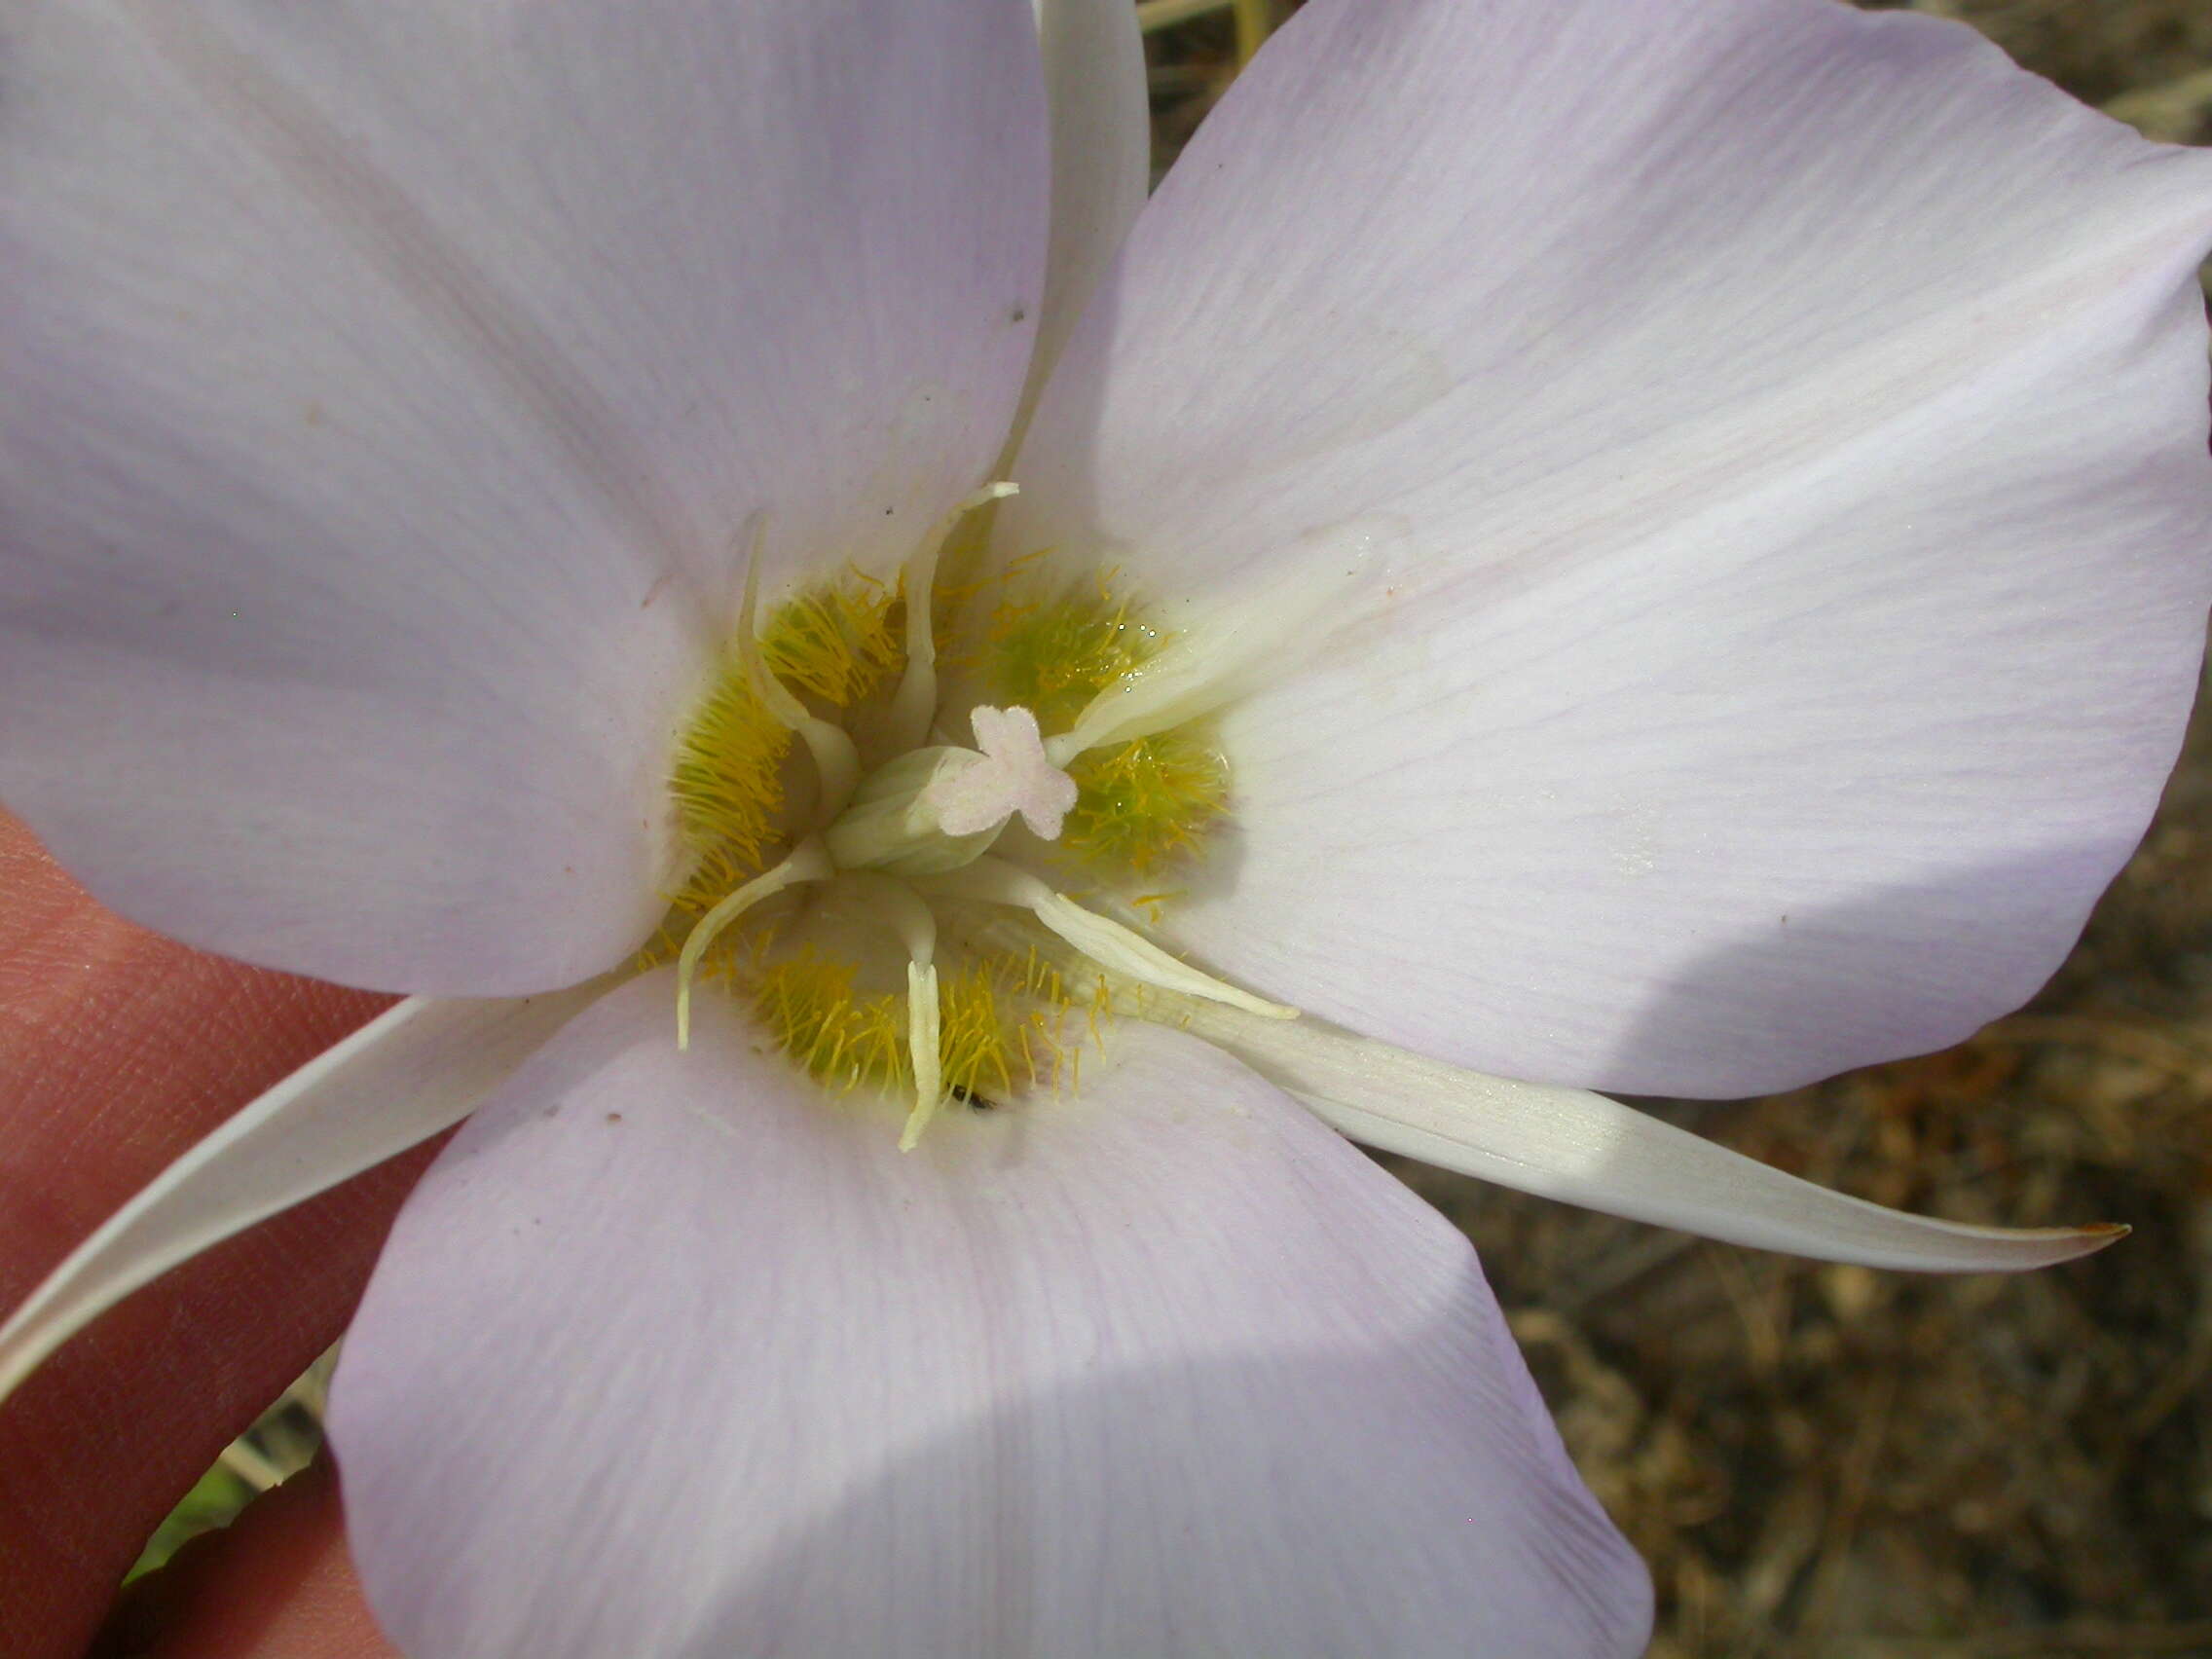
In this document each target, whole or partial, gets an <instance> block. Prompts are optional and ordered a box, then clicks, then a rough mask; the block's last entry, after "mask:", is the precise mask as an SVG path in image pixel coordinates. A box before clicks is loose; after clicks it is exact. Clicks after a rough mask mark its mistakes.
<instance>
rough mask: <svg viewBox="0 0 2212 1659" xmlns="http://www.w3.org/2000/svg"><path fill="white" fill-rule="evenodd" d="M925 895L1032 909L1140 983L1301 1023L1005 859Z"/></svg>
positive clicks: (928, 886) (950, 876) (937, 883)
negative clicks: (1086, 906)
mask: <svg viewBox="0 0 2212 1659" xmlns="http://www.w3.org/2000/svg"><path fill="white" fill-rule="evenodd" d="M923 888H924V891H926V892H929V893H933V894H940V895H942V896H943V897H945V898H947V899H968V900H973V901H977V902H978V903H986V904H1014V905H1018V906H1019V907H1020V908H1022V909H1024V910H1027V911H1028V912H1029V913H1030V914H1031V915H1033V916H1035V917H1036V918H1037V919H1038V920H1039V921H1040V922H1042V923H1044V924H1045V926H1046V927H1048V928H1050V929H1051V931H1052V932H1053V933H1055V934H1057V935H1059V937H1060V938H1061V939H1064V940H1067V941H1068V943H1070V944H1072V945H1074V946H1075V947H1076V949H1077V950H1079V951H1081V952H1082V953H1083V954H1084V955H1085V956H1087V957H1088V958H1089V959H1090V960H1091V961H1093V962H1095V963H1097V964H1098V966H1099V967H1101V968H1104V969H1106V970H1107V971H1108V972H1109V973H1114V974H1119V975H1122V976H1123V977H1125V978H1130V979H1134V980H1136V981H1137V982H1138V983H1139V984H1145V985H1155V986H1158V987H1159V988H1160V989H1161V990H1163V991H1177V992H1180V993H1181V994H1182V995H1184V996H1187V997H1199V998H1202V999H1203V1000H1205V1001H1207V1002H1218V1003H1227V1004H1228V1005H1229V1006H1230V1007H1231V1008H1240V1009H1243V1010H1244V1011H1245V1012H1246V1013H1247V1014H1262V1015H1265V1016H1266V1017H1267V1018H1270V1019H1296V1018H1297V1017H1298V1010H1296V1009H1295V1008H1287V1007H1285V1006H1284V1005H1283V1004H1281V1003H1272V1002H1269V1001H1267V1000H1266V999H1265V998H1264V997H1256V996H1254V995H1253V994H1252V993H1251V992H1250V991H1245V990H1239V989H1238V988H1237V987H1236V986H1235V985H1232V984H1229V983H1227V982H1226V981H1224V980H1221V979H1217V978H1215V977H1213V976H1212V975H1210V974H1205V973H1201V972H1199V971H1198V969H1196V968H1194V967H1192V966H1191V965H1190V964H1189V963H1188V962H1182V961H1178V960H1177V959H1176V958H1175V957H1172V956H1170V955H1168V954H1167V952H1166V951H1164V950H1162V949H1161V948H1160V946H1158V945H1157V944H1154V943H1153V942H1152V940H1148V939H1146V938H1145V937H1144V936H1143V935H1142V934H1139V933H1135V932H1133V931H1131V930H1130V929H1128V928H1125V927H1124V926H1122V924H1121V923H1119V922H1112V921H1108V920H1107V919H1106V918H1105V917H1104V916H1101V915H1099V914H1097V913H1096V912H1095V911H1092V910H1087V909H1085V908H1084V907H1083V906H1082V905H1081V904H1078V903H1076V902H1075V901H1074V900H1072V899H1070V898H1068V897H1067V895H1065V894H1063V893H1055V892H1053V891H1052V890H1051V888H1050V887H1048V886H1046V885H1045V883H1044V882H1042V881H1040V880H1038V879H1037V877H1035V876H1033V875H1031V874H1030V873H1029V872H1028V871H1027V870H1024V869H1019V868H1016V867H1015V866H1013V865H1010V864H1008V863H1007V862H1006V861H1005V860H1003V859H993V858H981V859H977V861H976V862H975V863H974V864H971V865H969V866H967V867H966V868H964V869H958V870H953V871H950V872H948V873H946V874H943V875H937V876H932V877H930V878H929V879H928V880H927V881H926V882H925V883H924V884H923Z"/></svg>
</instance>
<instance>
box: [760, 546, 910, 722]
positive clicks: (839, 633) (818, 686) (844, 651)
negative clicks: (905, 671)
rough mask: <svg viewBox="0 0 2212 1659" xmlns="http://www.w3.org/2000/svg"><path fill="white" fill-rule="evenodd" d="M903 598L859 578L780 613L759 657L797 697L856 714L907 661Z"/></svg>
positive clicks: (765, 632) (766, 629)
mask: <svg viewBox="0 0 2212 1659" xmlns="http://www.w3.org/2000/svg"><path fill="white" fill-rule="evenodd" d="M897 608H898V595H897V594H895V593H894V592H893V591H892V590H891V589H890V588H888V587H886V586H885V585H884V584H883V583H882V582H879V581H877V580H876V579H875V578H874V577H872V576H869V575H866V574H865V573H864V572H862V571H852V572H850V573H849V574H847V575H846V577H845V578H844V579H843V580H842V581H838V582H833V583H830V585H828V586H826V587H819V588H815V589H812V590H811V591H809V592H806V593H802V594H800V595H799V596H798V597H797V598H795V599H792V600H788V601H786V602H785V603H784V604H783V605H780V606H778V607H777V608H776V609H775V611H774V612H773V613H772V614H771V615H770V616H769V618H768V620H767V623H766V625H765V626H763V627H762V628H761V630H760V657H761V660H762V661H763V662H765V663H766V664H767V665H768V671H769V672H770V673H771V674H773V675H775V677H776V678H777V679H778V680H781V681H782V682H784V683H785V684H787V685H789V686H790V687H791V688H792V689H793V690H794V691H802V692H807V693H811V694H812V695H813V696H816V697H819V698H821V699H822V701H824V702H825V703H829V704H830V705H832V706H833V707H836V708H840V709H844V708H850V707H851V706H852V705H853V704H855V703H857V702H859V701H860V700H861V699H862V698H863V697H866V695H868V693H869V692H871V691H874V690H875V689H876V688H877V687H879V686H881V685H882V684H883V683H884V682H886V681H887V680H889V679H890V678H891V676H892V674H893V673H894V672H895V671H897V670H898V669H899V668H900V667H901V666H902V665H903V662H904V660H905V652H904V650H903V647H902V645H901V643H900V641H901V632H902V627H901V622H900V619H899V617H898V616H896V615H895V614H894V612H895V611H896V610H897Z"/></svg>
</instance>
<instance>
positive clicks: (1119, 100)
mask: <svg viewBox="0 0 2212 1659" xmlns="http://www.w3.org/2000/svg"><path fill="white" fill-rule="evenodd" d="M1036 6H1037V33H1038V36H1039V39H1040V40H1041V42H1042V43H1043V47H1044V53H1045V95H1046V98H1047V101H1048V104H1049V106H1050V108H1051V121H1052V221H1051V243H1050V248H1049V252H1048V254H1047V258H1046V265H1045V301H1044V306H1043V309H1042V313H1041V314H1040V316H1039V318H1038V322H1037V349H1036V351H1035V353H1034V354H1033V355H1032V357H1031V358H1030V363H1029V383H1028V385H1027V386H1026V387H1024V388H1023V389H1022V399H1021V401H1022V407H1023V408H1024V409H1025V410H1026V409H1028V408H1029V407H1030V406H1031V405H1033V404H1034V403H1035V402H1036V400H1037V395H1038V393H1039V392H1041V391H1042V390H1043V389H1044V386H1045V380H1046V377H1047V376H1048V375H1050V374H1051V369H1052V365H1053V364H1054V363H1055V362H1057V361H1058V360H1059V355H1060V348H1061V347H1062V346H1064V345H1066V343H1067V338H1068V335H1069V334H1070V333H1071V332H1072V331H1073V330H1074V328H1075V325H1076V319H1077V318H1078V317H1079V316H1081V315H1082V314H1083V309H1084V307H1085V305H1086V304H1088V301H1089V299H1090V296H1091V293H1092V291H1093V290H1094V289H1095V288H1096V287H1097V286H1098V279H1099V278H1100V277H1101V276H1104V275H1105V273H1106V268H1107V267H1108V266H1109V265H1110V264H1112V263H1113V259H1114V255H1115V254H1116V253H1117V252H1118V251H1119V250H1120V248H1121V245H1122V240H1123V239H1124V237H1126V236H1127V235H1128V234H1129V227H1130V226H1131V225H1133V224H1135V223H1136V217H1137V210H1138V209H1139V208H1140V207H1142V206H1143V205H1144V196H1145V185H1146V183H1147V181H1148V180H1149V179H1150V177H1151V173H1152V118H1151V105H1150V101H1149V99H1148V97H1147V94H1146V90H1145V79H1144V36H1143V35H1142V34H1141V33H1140V32H1139V31H1138V28H1137V9H1136V7H1134V6H1133V5H1131V4H1129V0H1036ZM1017 425H1018V423H1017Z"/></svg>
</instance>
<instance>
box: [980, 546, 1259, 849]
mask: <svg viewBox="0 0 2212 1659" xmlns="http://www.w3.org/2000/svg"><path fill="white" fill-rule="evenodd" d="M1168 638H1169V636H1168V635H1167V634H1165V633H1164V632H1162V631H1161V630H1160V629H1158V628H1155V627H1153V626H1152V625H1151V624H1149V623H1147V622H1145V621H1143V620H1141V619H1140V618H1137V617H1134V616H1132V615H1131V614H1130V613H1129V609H1128V607H1127V605H1126V604H1125V603H1124V602H1123V601H1121V600H1118V599H1116V598H1115V597H1114V596H1113V594H1112V593H1111V592H1110V591H1109V590H1108V589H1107V588H1106V586H1105V585H1104V584H1103V583H1101V585H1100V586H1099V587H1098V588H1097V589H1096V590H1095V591H1093V592H1090V593H1084V592H1081V591H1078V592H1076V593H1074V594H1071V595H1063V596H1061V597H1059V598H1056V599H1052V600H1049V601H1045V602H1042V603H1035V604H1025V605H1016V604H1014V603H1013V602H1011V601H1010V602H1008V603H1007V604H1003V605H1001V606H1000V607H999V608H998V610H997V612H996V613H994V615H993V617H992V619H991V630H990V666H991V679H992V682H993V686H994V689H995V690H996V691H997V693H998V694H999V696H1000V697H1001V698H1002V699H1003V700H1005V701H1007V702H1009V703H1019V704H1021V705H1022V706H1024V707H1026V708H1028V709H1030V710H1032V711H1034V712H1035V714H1036V716H1037V719H1038V723H1039V724H1040V725H1041V726H1042V727H1043V728H1044V729H1045V730H1046V731H1048V732H1053V731H1064V730H1066V729H1068V728H1069V727H1070V726H1072V725H1074V723H1075V721H1076V719H1077V717H1078V716H1080V715H1081V714H1082V713H1083V711H1084V709H1085V708H1086V707H1088V704H1089V703H1090V701H1091V699H1092V698H1093V697H1095V696H1097V694H1098V693H1099V692H1101V691H1103V690H1105V689H1106V688H1107V687H1108V686H1109V685H1111V684H1113V683H1114V682H1116V681H1117V680H1119V679H1121V678H1122V676H1124V674H1127V673H1128V672H1130V671H1131V670H1132V669H1135V668H1137V667H1138V666H1140V665H1141V664H1142V663H1144V662H1145V661H1146V660H1147V659H1148V658H1150V657H1152V656H1155V655H1157V654H1158V653H1159V652H1160V651H1161V649H1162V648H1163V647H1164V646H1165V645H1167V643H1168ZM1068 775H1069V776H1070V777H1071V778H1073V779H1074V780H1075V784H1076V790H1077V794H1076V805H1075V809H1074V810H1073V811H1072V812H1070V813H1069V815H1068V818H1067V823H1066V826H1065V828H1064V829H1063V830H1062V831H1061V834H1060V842H1059V844H1060V846H1061V847H1063V848H1064V849H1065V850H1066V851H1068V852H1069V853H1070V854H1072V855H1074V857H1075V858H1076V859H1077V860H1078V861H1079V862H1081V863H1083V864H1084V865H1086V866H1089V867H1090V868H1092V869H1093V870H1095V871H1097V872H1098V873H1099V874H1101V875H1107V876H1114V875H1123V876H1125V875H1130V874H1134V875H1138V876H1145V877H1149V876H1152V875H1155V874H1158V873H1159V872H1161V870H1162V869H1165V868H1168V867H1170V866H1173V865H1175V864H1177V863H1181V862H1185V861H1188V860H1190V859H1192V858H1195V857H1197V856H1198V854H1199V853H1200V852H1201V851H1202V850H1203V847H1204V844H1205V839H1206V836H1207V833H1208V832H1209V831H1210V830H1211V829H1212V828H1213V826H1214V825H1215V823H1217V822H1218V821H1219V820H1220V819H1221V818H1222V817H1223V816H1224V815H1225V814H1226V813H1227V811H1228V809H1229V763H1228V761H1227V759H1226V758H1225V757H1224V756H1223V755H1222V753H1221V751H1220V749H1219V748H1218V747H1217V746H1216V744H1215V743H1214V741H1213V737H1212V734H1211V732H1210V731H1208V730H1207V729H1205V728H1204V727H1203V726H1202V725H1185V726H1179V727H1176V728H1174V729H1172V730H1169V731H1164V732H1159V733H1155V734H1153V735H1152V736H1149V737H1141V738H1136V739H1133V740H1131V741H1130V742H1127V743H1123V744H1115V745H1109V746H1107V747H1105V748H1102V749H1096V750H1091V751H1089V752H1088V753H1086V754H1084V755H1081V756H1077V757H1076V758H1075V759H1074V760H1073V761H1072V762H1070V763H1069V765H1068Z"/></svg>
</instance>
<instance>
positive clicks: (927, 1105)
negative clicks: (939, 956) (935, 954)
mask: <svg viewBox="0 0 2212 1659" xmlns="http://www.w3.org/2000/svg"><path fill="white" fill-rule="evenodd" d="M938 1020H939V1014H938V997H937V966H936V964H934V963H929V962H909V963H907V964H906V1051H907V1052H908V1053H909V1054H910V1055H912V1057H913V1062H914V1105H913V1109H912V1110H911V1111H909V1112H908V1113H907V1114H906V1126H905V1127H904V1128H903V1129H901V1130H900V1131H899V1150H900V1151H901V1152H912V1151H913V1150H914V1148H915V1147H917V1146H919V1145H920V1144H921V1140H922V1131H923V1130H924V1129H926V1128H928V1127H929V1126H930V1120H931V1119H932V1118H934V1117H936V1116H937V1109H938V1107H939V1106H940V1104H941V1103H942V1102H943V1100H944V1074H943V1072H942V1070H941V1069H940V1058H939V1054H938V1043H939V1040H940V1030H939V1024H938Z"/></svg>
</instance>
